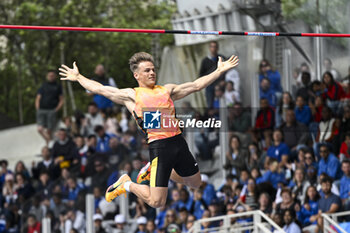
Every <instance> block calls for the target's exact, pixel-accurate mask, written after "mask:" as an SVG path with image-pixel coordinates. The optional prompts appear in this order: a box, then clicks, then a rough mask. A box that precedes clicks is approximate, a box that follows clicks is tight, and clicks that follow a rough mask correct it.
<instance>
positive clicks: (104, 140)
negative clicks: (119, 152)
mask: <svg viewBox="0 0 350 233" xmlns="http://www.w3.org/2000/svg"><path fill="white" fill-rule="evenodd" d="M95 133H96V135H97V146H96V152H100V153H107V152H110V151H111V148H110V147H109V141H110V140H111V138H112V137H116V135H114V134H109V133H106V132H105V129H104V128H103V126H102V125H97V126H96V127H95Z"/></svg>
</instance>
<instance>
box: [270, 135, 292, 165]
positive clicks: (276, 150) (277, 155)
mask: <svg viewBox="0 0 350 233" xmlns="http://www.w3.org/2000/svg"><path fill="white" fill-rule="evenodd" d="M272 137H273V145H272V146H270V147H269V149H268V150H267V159H266V163H268V161H269V160H270V159H271V158H273V159H276V160H277V161H278V162H279V165H280V167H284V166H286V165H287V163H288V158H289V147H288V146H287V144H285V143H283V134H282V131H281V130H280V129H275V130H274V131H273V136H272Z"/></svg>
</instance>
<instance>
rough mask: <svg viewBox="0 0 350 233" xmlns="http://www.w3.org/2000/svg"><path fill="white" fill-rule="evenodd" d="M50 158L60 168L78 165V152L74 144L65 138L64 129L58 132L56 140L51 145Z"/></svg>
mask: <svg viewBox="0 0 350 233" xmlns="http://www.w3.org/2000/svg"><path fill="white" fill-rule="evenodd" d="M51 157H52V158H53V159H54V161H55V163H56V164H59V166H60V168H61V169H62V168H73V167H74V166H75V165H77V164H78V161H79V160H78V159H79V155H78V150H77V146H76V145H75V143H74V142H73V141H72V139H70V138H69V137H68V136H67V132H66V130H65V129H60V130H59V131H58V139H57V141H56V142H55V144H54V145H53V148H52V151H51Z"/></svg>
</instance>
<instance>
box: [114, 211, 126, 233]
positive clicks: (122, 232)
mask: <svg viewBox="0 0 350 233" xmlns="http://www.w3.org/2000/svg"><path fill="white" fill-rule="evenodd" d="M114 222H115V227H116V228H114V229H113V233H126V232H129V228H128V226H127V225H126V220H125V216H124V215H122V214H118V215H116V216H115V217H114Z"/></svg>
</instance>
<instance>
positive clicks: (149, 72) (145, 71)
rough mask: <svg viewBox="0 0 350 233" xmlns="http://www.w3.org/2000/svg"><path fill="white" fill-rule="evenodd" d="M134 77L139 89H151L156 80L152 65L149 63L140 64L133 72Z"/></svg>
mask: <svg viewBox="0 0 350 233" xmlns="http://www.w3.org/2000/svg"><path fill="white" fill-rule="evenodd" d="M134 77H135V78H136V80H137V82H138V83H139V85H140V87H149V88H153V86H154V85H155V84H156V80H157V79H156V71H155V68H154V64H153V63H152V62H149V61H145V62H141V63H140V64H139V67H138V68H137V70H136V71H135V72H134Z"/></svg>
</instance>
